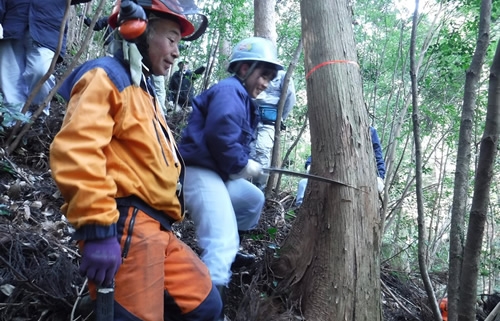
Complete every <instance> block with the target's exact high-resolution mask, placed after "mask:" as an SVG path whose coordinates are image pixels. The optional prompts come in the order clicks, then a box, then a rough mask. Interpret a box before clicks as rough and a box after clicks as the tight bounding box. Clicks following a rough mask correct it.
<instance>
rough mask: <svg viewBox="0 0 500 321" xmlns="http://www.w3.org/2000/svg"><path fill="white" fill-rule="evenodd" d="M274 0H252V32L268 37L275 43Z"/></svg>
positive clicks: (258, 35)
mask: <svg viewBox="0 0 500 321" xmlns="http://www.w3.org/2000/svg"><path fill="white" fill-rule="evenodd" d="M275 7H276V0H254V2H253V8H254V30H255V32H254V34H255V36H257V37H264V38H268V39H270V40H271V41H272V42H273V43H274V44H276V39H277V37H278V36H277V33H276V17H275V15H276V14H275V10H274V8H275Z"/></svg>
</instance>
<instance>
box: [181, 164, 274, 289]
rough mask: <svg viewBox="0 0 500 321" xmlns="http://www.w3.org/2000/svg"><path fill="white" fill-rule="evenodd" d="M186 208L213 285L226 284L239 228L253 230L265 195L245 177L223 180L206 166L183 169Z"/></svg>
mask: <svg viewBox="0 0 500 321" xmlns="http://www.w3.org/2000/svg"><path fill="white" fill-rule="evenodd" d="M184 198H185V202H186V209H187V210H188V211H189V214H190V216H191V218H192V219H193V222H194V224H195V228H196V234H197V237H198V244H199V246H200V248H201V249H202V254H201V259H202V261H203V262H204V263H205V264H206V266H207V267H208V270H209V271H210V275H211V278H212V281H213V283H214V284H215V285H227V284H228V283H229V280H230V278H231V264H232V263H233V261H234V257H235V256H236V252H238V248H239V236H238V231H248V230H250V229H253V228H254V227H255V226H256V225H257V223H258V221H259V218H260V214H261V212H262V207H263V206H264V200H265V199H264V194H263V193H262V191H260V190H259V189H258V188H257V187H256V186H255V185H253V184H252V183H250V182H249V181H247V180H245V179H236V180H229V181H227V182H224V181H223V180H222V179H221V178H220V176H219V175H218V174H217V173H215V172H213V171H211V170H208V169H206V168H202V167H191V166H188V167H187V168H186V177H185V181H184Z"/></svg>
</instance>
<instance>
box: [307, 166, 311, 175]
mask: <svg viewBox="0 0 500 321" xmlns="http://www.w3.org/2000/svg"><path fill="white" fill-rule="evenodd" d="M310 170H311V165H307V167H306V172H307V174H309V171H310Z"/></svg>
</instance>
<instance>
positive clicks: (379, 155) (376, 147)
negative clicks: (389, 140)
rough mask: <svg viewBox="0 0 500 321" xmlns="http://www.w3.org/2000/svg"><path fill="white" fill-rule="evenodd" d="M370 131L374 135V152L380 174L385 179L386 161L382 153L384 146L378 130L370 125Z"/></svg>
mask: <svg viewBox="0 0 500 321" xmlns="http://www.w3.org/2000/svg"><path fill="white" fill-rule="evenodd" d="M370 133H371V136H372V144H373V153H374V154H375V161H376V163H377V171H378V176H379V177H380V178H382V179H385V162H384V154H383V153H382V146H381V145H380V139H379V138H378V134H377V130H376V129H375V128H373V127H371V126H370Z"/></svg>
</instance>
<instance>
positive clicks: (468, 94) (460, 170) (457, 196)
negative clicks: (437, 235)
mask: <svg viewBox="0 0 500 321" xmlns="http://www.w3.org/2000/svg"><path fill="white" fill-rule="evenodd" d="M491 4H492V0H483V1H482V4H481V12H480V15H479V18H480V20H479V21H480V22H479V30H478V37H477V42H476V50H475V52H474V56H473V57H472V62H471V65H470V67H469V70H468V71H467V74H466V78H465V89H464V90H465V91H464V103H463V107H462V116H461V120H460V133H459V138H458V150H457V161H456V169H455V182H454V187H453V203H452V210H451V227H450V255H449V257H450V259H449V268H448V271H449V272H448V320H449V321H457V319H458V314H457V311H458V306H459V305H462V304H461V303H460V304H459V301H458V297H459V291H460V282H459V280H460V278H461V276H460V272H461V270H462V258H463V251H464V245H463V244H464V233H465V231H464V228H465V226H464V218H465V212H466V206H467V200H468V197H467V196H468V193H467V189H468V186H469V171H470V161H471V138H472V124H473V117H474V110H475V105H476V104H475V102H476V89H477V88H476V87H477V84H478V81H479V78H480V74H481V68H482V66H483V64H484V58H485V55H486V50H487V48H488V45H489V29H490V24H491Z"/></svg>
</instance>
